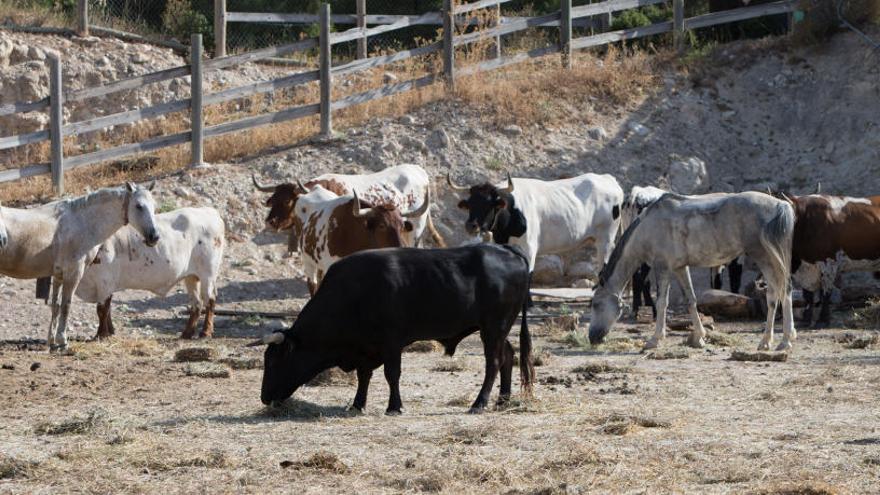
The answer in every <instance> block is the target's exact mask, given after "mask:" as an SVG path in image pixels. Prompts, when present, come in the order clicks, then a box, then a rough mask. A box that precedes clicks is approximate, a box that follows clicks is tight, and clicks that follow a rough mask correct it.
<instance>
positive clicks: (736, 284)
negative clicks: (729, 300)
mask: <svg viewBox="0 0 880 495" xmlns="http://www.w3.org/2000/svg"><path fill="white" fill-rule="evenodd" d="M740 260H741V258H737V259H735V260H733V261H731V262H730V264H728V265H727V276H729V277H730V292H733V293H734V294H739V289H740V287H741V286H742V276H743V264H742V262H741V261H740Z"/></svg>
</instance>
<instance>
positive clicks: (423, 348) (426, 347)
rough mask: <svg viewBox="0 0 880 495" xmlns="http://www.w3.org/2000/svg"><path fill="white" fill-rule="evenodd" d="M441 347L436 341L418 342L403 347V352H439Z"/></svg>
mask: <svg viewBox="0 0 880 495" xmlns="http://www.w3.org/2000/svg"><path fill="white" fill-rule="evenodd" d="M442 350H443V345H442V344H440V342H437V341H436V340H420V341H418V342H413V343H412V344H410V345H408V346H406V347H404V349H403V352H440V351H442Z"/></svg>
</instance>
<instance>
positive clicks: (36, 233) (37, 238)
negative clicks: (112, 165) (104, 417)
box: [0, 183, 159, 352]
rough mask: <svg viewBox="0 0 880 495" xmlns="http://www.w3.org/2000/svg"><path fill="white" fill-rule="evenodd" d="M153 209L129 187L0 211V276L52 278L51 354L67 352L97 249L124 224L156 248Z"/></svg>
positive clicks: (143, 193) (144, 194) (146, 195)
mask: <svg viewBox="0 0 880 495" xmlns="http://www.w3.org/2000/svg"><path fill="white" fill-rule="evenodd" d="M155 209H156V203H155V201H154V200H153V196H152V194H150V191H149V190H148V189H143V188H140V187H137V186H135V185H134V184H132V183H127V184H126V185H125V187H122V188H115V189H101V190H99V191H96V192H94V193H91V194H88V195H86V196H82V197H79V198H75V199H67V200H61V201H55V202H52V203H48V204H46V205H43V206H39V207H37V208H32V209H28V210H23V209H17V208H3V220H4V222H5V224H6V230H7V232H8V233H9V236H8V243H7V246H6V247H5V248H4V249H3V251H0V274H2V275H7V276H10V277H13V278H23V279H28V278H41V277H49V276H51V277H52V303H51V304H52V320H51V322H50V324H49V336H48V338H47V344H48V345H49V351H50V352H51V351H55V350H58V351H66V350H67V334H66V332H67V315H68V313H69V312H70V301H71V298H72V296H73V293H74V291H76V287H77V285H78V284H79V281H80V279H81V278H82V275H83V273H84V272H85V269H86V266H88V264H89V263H91V262H92V261H93V260H94V259H95V255H96V254H97V252H98V248H99V246H100V245H101V244H102V243H103V242H104V241H105V240H107V239H108V238H109V237H110V236H112V235H113V234H114V233H115V232H116V231H117V230H119V229H120V228H121V227H122V226H123V225H127V224H131V225H132V227H134V228H135V230H137V231H138V233H140V234H141V235H142V236H143V237H144V239H145V240H146V242H147V244H148V245H155V244H156V243H157V242H159V234H158V232H157V231H156V226H155V219H154V212H155ZM59 291H60V292H61V304H60V305H59V304H58V293H59Z"/></svg>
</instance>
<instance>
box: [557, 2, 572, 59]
mask: <svg viewBox="0 0 880 495" xmlns="http://www.w3.org/2000/svg"><path fill="white" fill-rule="evenodd" d="M560 7H562V16H561V18H560V21H559V49H560V51H561V52H562V66H563V67H565V68H566V69H571V0H561V1H560Z"/></svg>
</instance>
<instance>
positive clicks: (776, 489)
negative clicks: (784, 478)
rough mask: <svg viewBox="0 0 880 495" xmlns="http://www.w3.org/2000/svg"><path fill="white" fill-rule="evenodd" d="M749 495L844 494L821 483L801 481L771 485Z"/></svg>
mask: <svg viewBox="0 0 880 495" xmlns="http://www.w3.org/2000/svg"><path fill="white" fill-rule="evenodd" d="M750 493H751V494H752V495H839V494H841V493H845V492H843V491H842V490H840V489H838V488H836V487H834V486H832V485H829V484H828V483H825V482H823V481H802V482H798V483H781V484H778V485H772V486H769V487H766V488H760V489H758V490H755V491H753V492H750Z"/></svg>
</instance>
